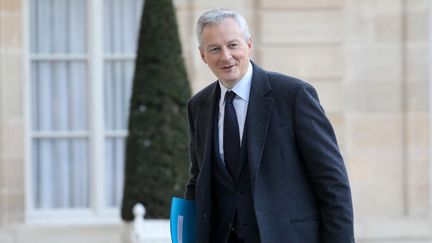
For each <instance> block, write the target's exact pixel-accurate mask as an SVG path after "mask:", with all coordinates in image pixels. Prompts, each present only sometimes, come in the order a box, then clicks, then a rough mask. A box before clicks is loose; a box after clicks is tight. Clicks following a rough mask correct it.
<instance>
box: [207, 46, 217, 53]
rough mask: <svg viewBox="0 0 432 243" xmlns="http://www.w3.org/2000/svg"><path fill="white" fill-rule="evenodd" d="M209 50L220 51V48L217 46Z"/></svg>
mask: <svg viewBox="0 0 432 243" xmlns="http://www.w3.org/2000/svg"><path fill="white" fill-rule="evenodd" d="M209 51H210V52H217V51H219V48H217V47H215V48H211V49H210V50H209Z"/></svg>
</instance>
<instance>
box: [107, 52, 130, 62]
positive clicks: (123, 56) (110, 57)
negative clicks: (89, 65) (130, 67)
mask: <svg viewBox="0 0 432 243" xmlns="http://www.w3.org/2000/svg"><path fill="white" fill-rule="evenodd" d="M104 57H105V60H107V61H135V58H136V54H135V53H119V54H105V55H104Z"/></svg>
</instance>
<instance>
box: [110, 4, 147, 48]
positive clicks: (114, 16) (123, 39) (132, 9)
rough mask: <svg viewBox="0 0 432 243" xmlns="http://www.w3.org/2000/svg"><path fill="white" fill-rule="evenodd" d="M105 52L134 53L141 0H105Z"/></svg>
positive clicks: (141, 5)
mask: <svg viewBox="0 0 432 243" xmlns="http://www.w3.org/2000/svg"><path fill="white" fill-rule="evenodd" d="M104 3H105V5H104V6H105V7H104V26H105V28H104V41H105V43H104V50H105V53H135V51H136V41H137V32H138V30H139V26H140V19H141V11H142V7H143V3H144V1H143V0H105V1H104Z"/></svg>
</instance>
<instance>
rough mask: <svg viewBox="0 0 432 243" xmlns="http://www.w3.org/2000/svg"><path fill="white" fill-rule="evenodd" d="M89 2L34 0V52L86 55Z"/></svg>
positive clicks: (31, 25)
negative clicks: (87, 6) (87, 7)
mask: <svg viewBox="0 0 432 243" xmlns="http://www.w3.org/2000/svg"><path fill="white" fill-rule="evenodd" d="M86 4H87V1H86V0H31V1H30V14H31V16H30V20H31V23H30V27H31V41H30V43H31V51H32V53H85V52H86V32H87V11H86Z"/></svg>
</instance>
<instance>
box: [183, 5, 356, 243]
mask: <svg viewBox="0 0 432 243" xmlns="http://www.w3.org/2000/svg"><path fill="white" fill-rule="evenodd" d="M197 35H198V41H199V50H200V53H201V58H202V60H203V61H204V62H205V63H206V64H207V65H208V66H209V68H210V69H211V71H212V72H213V73H214V74H215V75H216V76H217V77H218V81H216V82H214V83H212V84H210V85H209V86H207V87H206V88H204V89H203V90H201V91H200V92H199V93H197V94H196V95H194V96H193V97H192V98H191V99H190V101H189V103H188V119H189V129H190V156H191V178H190V180H189V182H188V185H187V188H186V193H185V197H186V198H187V199H190V200H195V201H196V205H197V217H198V218H197V222H198V226H197V227H198V235H197V242H198V243H207V242H212V243H213V242H214V243H226V242H229V243H234V242H243V243H258V242H262V243H350V242H354V236H353V210H352V202H351V192H350V186H349V182H348V177H347V173H346V169H345V166H344V162H343V159H342V157H341V154H340V152H339V149H338V145H337V142H336V138H335V134H334V132H333V129H332V127H331V124H330V123H329V121H328V119H327V118H326V116H325V114H324V111H323V109H322V108H321V106H320V103H319V100H318V97H317V94H316V92H315V90H314V88H313V87H312V86H310V85H309V84H307V83H305V82H303V81H300V80H298V79H295V78H291V77H288V76H285V75H282V74H278V73H274V72H267V71H265V70H263V69H261V68H260V67H259V66H257V65H256V64H255V63H253V62H252V61H251V60H250V57H251V53H252V49H253V44H252V41H251V37H250V34H249V30H248V27H247V23H246V21H245V19H244V18H243V17H242V16H241V15H239V14H238V13H236V12H233V11H230V10H225V9H217V10H212V11H209V12H207V13H204V14H203V15H202V16H201V17H200V18H199V20H198V25H197Z"/></svg>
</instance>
